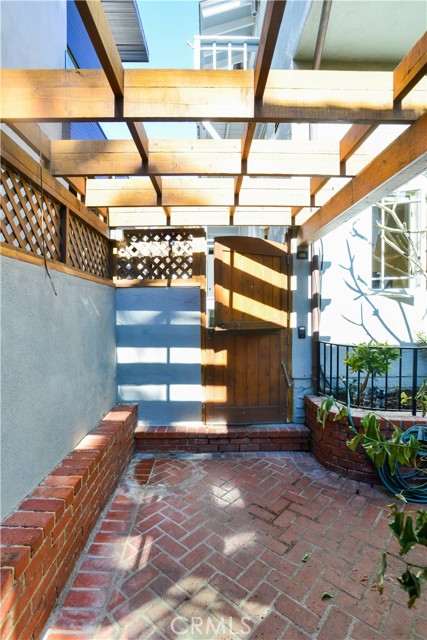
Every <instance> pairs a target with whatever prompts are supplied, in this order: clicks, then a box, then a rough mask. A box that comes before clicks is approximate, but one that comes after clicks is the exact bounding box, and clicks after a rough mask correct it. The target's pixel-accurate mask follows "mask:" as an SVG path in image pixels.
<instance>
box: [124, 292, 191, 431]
mask: <svg viewBox="0 0 427 640" xmlns="http://www.w3.org/2000/svg"><path fill="white" fill-rule="evenodd" d="M200 336H201V333H200V289H199V288H198V287H185V288H179V287H153V288H148V287H141V288H129V289H128V288H123V289H117V290H116V339H117V385H118V402H125V403H134V404H138V419H139V422H140V424H141V423H142V424H147V425H170V424H176V423H182V422H186V423H188V422H201V419H202V380H201V345H200Z"/></svg>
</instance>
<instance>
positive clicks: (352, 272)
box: [340, 240, 414, 344]
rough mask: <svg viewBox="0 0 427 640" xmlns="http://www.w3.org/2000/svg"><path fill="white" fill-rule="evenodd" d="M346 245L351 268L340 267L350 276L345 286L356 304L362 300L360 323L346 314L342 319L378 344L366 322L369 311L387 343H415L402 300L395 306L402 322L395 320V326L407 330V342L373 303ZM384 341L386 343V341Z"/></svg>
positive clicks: (342, 315) (348, 245) (369, 290)
mask: <svg viewBox="0 0 427 640" xmlns="http://www.w3.org/2000/svg"><path fill="white" fill-rule="evenodd" d="M346 245H347V253H348V259H349V266H348V267H346V266H344V265H340V266H341V268H342V269H344V270H345V271H347V272H348V274H349V279H347V280H345V284H346V285H347V287H348V288H349V289H350V290H351V291H352V292H353V293H354V294H355V297H354V298H353V300H354V302H356V301H357V300H360V305H359V313H360V320H359V321H357V320H353V319H352V318H350V317H348V316H346V315H345V314H344V313H342V314H341V317H342V318H344V320H346V321H347V322H349V323H350V324H352V325H355V326H357V327H361V328H362V329H363V331H364V332H365V333H366V336H367V337H368V338H369V339H370V340H372V341H373V342H377V341H378V338H377V337H376V336H375V335H374V333H373V330H372V328H371V327H370V326H368V323H367V322H366V320H365V309H367V310H368V311H370V313H371V317H373V318H375V319H376V321H377V322H378V323H379V325H380V327H381V332H382V333H383V332H384V331H385V332H386V334H387V341H390V342H391V343H392V344H407V343H408V342H413V340H414V337H413V335H412V331H411V328H410V326H409V322H408V318H407V316H406V313H405V310H404V309H403V306H402V302H401V301H400V300H395V304H396V306H397V307H398V309H399V312H400V315H401V322H400V323H396V320H395V319H394V324H395V326H399V327H401V328H402V330H403V329H405V330H406V333H407V338H406V340H403V339H402V338H401V337H399V336H398V335H397V334H396V333H395V332H394V331H392V329H391V328H390V326H389V323H388V322H387V321H386V320H385V319H384V317H383V314H382V313H381V310H380V309H379V307H378V305H376V304H375V303H374V302H373V300H372V297H371V295H372V292H371V289H369V287H368V284H367V283H366V282H365V281H364V280H363V278H361V276H360V275H358V274H357V272H356V269H355V265H354V262H355V254H353V253H352V252H351V249H350V243H349V242H348V240H347V241H346ZM369 294H371V295H369ZM354 308H355V305H354ZM396 313H397V309H396ZM382 341H383V342H384V340H382Z"/></svg>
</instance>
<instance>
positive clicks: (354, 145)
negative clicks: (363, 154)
mask: <svg viewBox="0 0 427 640" xmlns="http://www.w3.org/2000/svg"><path fill="white" fill-rule="evenodd" d="M377 126H378V125H375V124H372V125H371V124H354V125H353V126H352V127H350V129H349V130H348V131H347V133H346V134H345V135H344V136H343V137H342V138H341V140H340V162H346V161H347V160H348V159H349V158H350V157H351V156H352V155H353V154H354V153H356V151H357V150H358V149H359V147H361V146H362V144H363V143H364V142H365V140H367V139H368V138H369V136H370V135H371V133H373V132H374V131H375V129H376V128H377Z"/></svg>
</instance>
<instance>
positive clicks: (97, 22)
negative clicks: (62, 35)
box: [76, 0, 124, 98]
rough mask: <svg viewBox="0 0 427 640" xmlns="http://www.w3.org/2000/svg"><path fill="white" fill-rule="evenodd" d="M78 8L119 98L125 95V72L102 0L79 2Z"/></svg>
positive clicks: (80, 0)
mask: <svg viewBox="0 0 427 640" xmlns="http://www.w3.org/2000/svg"><path fill="white" fill-rule="evenodd" d="M76 7H77V10H78V12H79V13H80V17H81V19H82V21H83V24H84V26H85V28H86V31H87V33H88V36H89V38H90V40H91V42H92V44H93V47H94V49H95V52H96V55H97V56H98V58H99V61H100V63H101V65H102V68H103V70H104V72H105V75H106V77H107V80H108V82H109V84H110V87H111V89H112V91H113V93H114V95H115V96H116V97H117V98H122V97H123V95H124V71H123V65H122V61H121V59H120V54H119V52H118V49H117V45H116V43H115V41H114V37H113V34H112V33H111V29H110V25H109V24H108V20H107V18H106V16H105V13H104V8H103V6H102V3H101V0H78V2H76Z"/></svg>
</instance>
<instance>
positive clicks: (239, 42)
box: [193, 36, 259, 69]
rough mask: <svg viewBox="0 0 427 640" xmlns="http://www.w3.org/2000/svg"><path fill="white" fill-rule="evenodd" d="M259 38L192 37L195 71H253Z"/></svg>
mask: <svg viewBox="0 0 427 640" xmlns="http://www.w3.org/2000/svg"><path fill="white" fill-rule="evenodd" d="M258 44H259V38H255V37H249V36H194V45H193V48H194V68H195V69H253V68H254V66H255V60H256V54H257V52H258Z"/></svg>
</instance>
